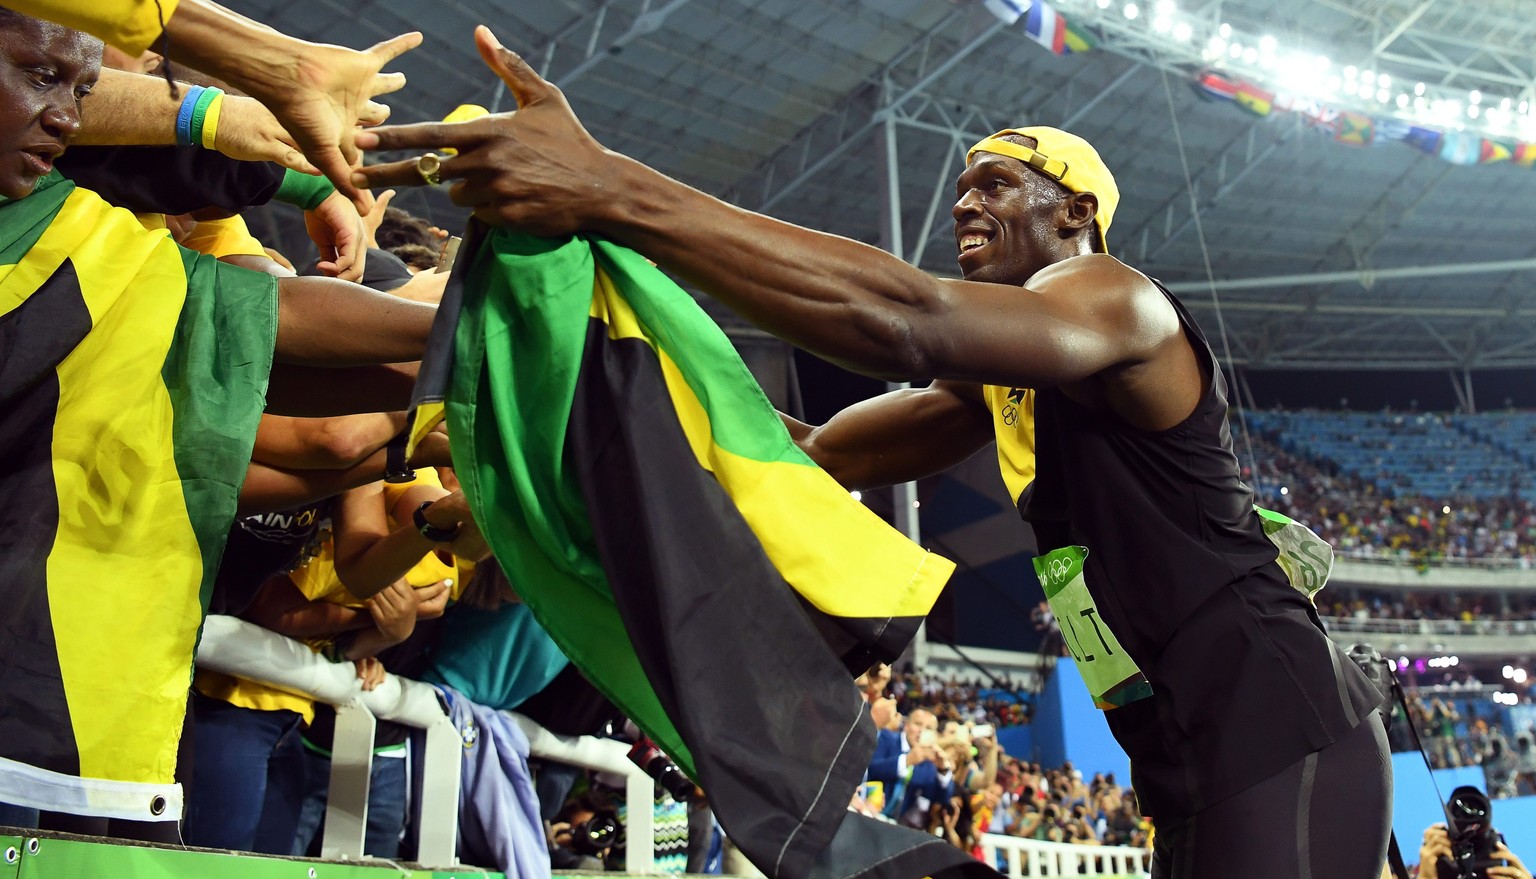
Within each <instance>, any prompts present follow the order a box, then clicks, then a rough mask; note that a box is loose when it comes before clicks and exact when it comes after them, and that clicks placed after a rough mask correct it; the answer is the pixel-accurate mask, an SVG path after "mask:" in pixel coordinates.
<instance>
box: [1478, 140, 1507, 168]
mask: <svg viewBox="0 0 1536 879" xmlns="http://www.w3.org/2000/svg"><path fill="white" fill-rule="evenodd" d="M1479 147H1480V148H1479V150H1478V156H1477V163H1478V164H1479V165H1492V164H1493V163H1495V162H1507V161H1509V160H1510V157H1511V156H1513V155H1514V152H1515V151H1514V148H1513V147H1511V146H1510V145H1509V144H1505V143H1500V142H1498V141H1496V140H1488V139H1487V138H1484V139H1483V142H1482V143H1481V144H1480V145H1479Z"/></svg>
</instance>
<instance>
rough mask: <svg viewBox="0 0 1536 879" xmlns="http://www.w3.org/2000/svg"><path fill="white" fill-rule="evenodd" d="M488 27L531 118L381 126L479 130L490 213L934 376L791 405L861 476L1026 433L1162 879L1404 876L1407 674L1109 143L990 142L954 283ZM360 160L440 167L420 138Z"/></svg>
mask: <svg viewBox="0 0 1536 879" xmlns="http://www.w3.org/2000/svg"><path fill="white" fill-rule="evenodd" d="M477 40H478V42H479V47H480V51H481V54H482V57H483V58H484V59H485V60H486V62H487V64H488V65H489V66H490V67H491V68H492V70H494V71H495V72H496V73H497V74H498V75H499V76H501V78H502V80H503V81H504V82H505V83H506V85H507V87H508V90H509V91H510V92H511V93H512V94H513V95H514V96H515V97H516V98H517V100H518V105H519V110H518V112H517V114H516V115H515V116H511V115H501V116H493V117H487V118H483V119H481V120H477V121H474V122H469V123H463V124H459V125H435V124H431V125H416V126H401V127H398V128H393V129H380V130H377V131H375V132H363V133H361V134H359V135H358V143H359V144H360V145H362V146H363V147H364V148H365V149H370V148H378V149H419V150H429V149H436V148H441V147H454V148H456V149H457V150H458V151H459V152H458V154H457V155H456V156H454V157H453V158H450V159H448V160H446V161H445V162H443V164H442V168H441V174H442V176H443V177H444V178H458V179H460V180H461V182H459V183H457V184H456V185H455V187H454V189H453V190H452V195H453V197H454V199H455V201H456V202H458V203H459V204H462V205H466V206H469V207H472V208H473V209H474V212H475V216H476V217H478V218H480V219H481V220H484V221H486V222H491V223H499V224H506V225H510V226H513V227H515V228H519V229H521V230H523V231H526V232H531V233H533V234H537V235H544V236H566V235H571V234H577V233H590V234H596V235H602V236H605V237H607V238H609V239H611V240H616V241H618V242H621V243H623V244H625V245H628V246H630V247H633V248H634V249H635V250H637V251H639V252H640V253H643V254H645V255H646V256H647V257H649V258H650V259H652V260H655V261H656V263H657V264H658V265H660V266H661V267H662V268H664V269H666V270H667V271H669V272H672V273H674V274H676V275H678V276H681V277H682V278H684V279H686V280H687V281H689V282H690V283H692V284H693V285H695V286H696V287H697V288H699V289H700V290H702V291H704V292H706V293H708V294H709V295H711V296H713V297H714V298H716V299H718V300H720V301H721V302H722V303H724V304H725V305H727V306H729V307H731V308H732V309H733V310H735V311H736V312H737V313H738V314H740V315H742V316H744V317H746V318H747V319H748V320H751V321H752V322H753V323H755V324H756V325H758V326H759V327H761V328H763V329H765V330H767V331H769V332H771V333H774V334H775V335H777V336H779V337H781V338H783V339H785V340H787V341H789V342H791V343H793V344H795V345H797V346H799V347H802V348H805V349H807V350H809V351H811V352H813V353H815V354H818V355H820V356H822V357H824V358H826V359H829V360H831V361H834V362H837V363H841V364H844V365H846V366H849V367H851V368H854V369H857V370H859V371H862V372H864V373H867V374H870V375H875V376H880V377H885V378H890V379H907V380H913V381H921V380H932V383H931V384H930V385H928V386H927V387H926V388H914V389H911V390H904V391H898V392H894V393H892V394H887V395H885V396H883V397H879V398H876V399H874V400H869V401H865V402H863V403H860V404H857V405H855V406H853V407H850V408H849V409H847V410H845V411H843V412H842V413H839V414H838V415H836V416H835V417H833V418H832V419H831V420H830V421H828V422H827V423H826V424H824V425H821V426H815V427H813V426H811V425H803V424H800V423H798V422H793V421H790V422H789V426H790V432H791V435H792V436H793V437H794V438H795V439H796V441H797V442H798V443H799V444H800V446H801V447H802V448H803V449H804V450H805V451H806V452H807V453H808V454H809V455H810V457H811V458H812V459H814V460H815V461H816V462H817V463H818V464H820V465H822V466H823V467H824V468H826V469H827V470H828V471H829V472H830V473H831V474H832V475H833V476H834V477H836V478H837V479H838V480H839V481H840V482H842V483H843V484H844V485H846V486H847V487H849V488H861V487H869V486H876V485H882V484H888V483H894V482H901V481H906V480H911V479H916V478H918V477H921V476H924V475H927V474H931V473H933V472H936V471H938V470H941V469H943V468H944V467H946V466H948V465H950V464H952V463H955V462H958V461H960V460H962V459H964V458H965V457H967V456H969V455H970V454H972V453H974V452H975V451H977V450H979V449H980V448H982V447H983V446H985V445H986V444H987V443H988V441H989V440H992V439H994V438H995V439H996V440H997V441H998V446H999V459H1000V465H1001V468H1002V471H1003V477H1004V481H1005V482H1006V483H1007V484H1008V487H1009V489H1010V492H1011V493H1012V494H1013V495H1014V496H1015V499H1016V500H1017V502H1018V505H1019V509H1020V513H1021V514H1022V516H1023V517H1024V518H1025V520H1026V521H1027V522H1029V523H1030V524H1031V525H1032V526H1033V527H1034V529H1035V532H1036V535H1037V537H1038V538H1039V542H1040V547H1041V551H1042V553H1043V554H1044V558H1043V559H1042V562H1043V564H1042V565H1041V566H1040V568H1039V571H1040V573H1041V575H1042V580H1043V581H1045V583H1046V585H1047V596H1048V597H1049V598H1051V599H1052V607H1053V610H1054V612H1055V616H1056V617H1057V619H1059V620H1063V633H1064V635H1065V636H1066V637H1067V638H1068V640H1069V642H1071V645H1072V647H1073V648H1074V650H1073V653H1074V655H1075V656H1076V657H1077V659H1078V663H1077V666H1078V668H1079V670H1080V671H1081V672H1082V673H1083V675H1084V678H1085V680H1086V681H1087V682H1088V683H1089V685H1090V688H1091V689H1092V691H1093V693H1094V695H1095V697H1096V699H1097V700H1098V701H1099V702H1100V704H1101V706H1102V707H1104V708H1105V709H1106V719H1107V720H1108V722H1109V724H1110V726H1111V728H1112V730H1113V732H1114V733H1115V735H1116V737H1117V739H1118V740H1119V742H1120V743H1121V745H1122V746H1123V747H1124V748H1125V749H1126V751H1127V752H1128V753H1129V754H1130V756H1131V761H1132V765H1133V766H1134V767H1136V768H1135V773H1136V777H1135V779H1134V787H1135V788H1136V790H1137V792H1138V794H1140V795H1141V800H1142V803H1143V805H1144V806H1145V808H1146V810H1147V811H1148V812H1149V813H1151V814H1152V815H1154V816H1155V820H1156V822H1157V831H1158V832H1157V836H1156V840H1157V850H1156V856H1155V858H1154V866H1153V875H1154V876H1159V877H1164V876H1173V875H1179V876H1191V877H1208V876H1231V875H1302V874H1304V873H1307V872H1308V871H1310V875H1312V876H1313V877H1317V879H1324V877H1340V879H1346V877H1360V876H1365V875H1374V874H1376V873H1377V872H1378V871H1379V868H1380V865H1381V863H1382V862H1383V860H1384V857H1385V850H1386V840H1387V836H1388V830H1389V825H1390V820H1389V812H1390V802H1391V794H1390V789H1391V776H1390V770H1389V768H1388V764H1387V761H1386V742H1385V740H1384V735H1383V734H1382V732H1381V730H1380V724H1379V723H1377V722H1376V721H1375V719H1374V717H1373V715H1372V712H1373V711H1374V710H1375V709H1376V708H1377V706H1378V705H1379V703H1380V701H1381V697H1380V694H1379V693H1376V692H1375V691H1374V690H1373V689H1372V687H1371V685H1370V683H1369V682H1368V681H1367V680H1366V679H1365V678H1364V676H1363V674H1361V673H1360V672H1359V671H1358V670H1357V669H1356V668H1355V667H1354V665H1353V663H1351V662H1348V661H1347V660H1346V659H1345V657H1343V656H1342V655H1341V654H1340V652H1339V650H1338V649H1337V648H1336V647H1334V646H1333V645H1332V643H1331V642H1330V641H1329V639H1328V638H1327V636H1326V634H1324V633H1323V632H1322V630H1321V627H1320V625H1319V624H1318V622H1317V618H1316V614H1315V613H1314V611H1313V609H1312V606H1311V604H1310V602H1309V601H1308V600H1307V598H1306V597H1305V596H1304V595H1302V593H1301V592H1299V591H1297V590H1295V589H1293V588H1292V587H1291V585H1290V584H1289V582H1288V581H1287V579H1286V575H1285V573H1284V572H1283V571H1282V570H1281V568H1280V567H1279V566H1278V564H1277V563H1276V549H1275V547H1274V545H1273V544H1272V543H1270V542H1269V540H1268V539H1267V538H1266V537H1265V535H1264V533H1263V530H1262V528H1261V526H1260V522H1259V519H1258V517H1257V516H1256V515H1255V514H1254V512H1253V506H1252V502H1253V496H1252V493H1251V491H1250V490H1249V489H1248V487H1247V486H1246V485H1244V484H1243V483H1242V481H1241V480H1240V478H1239V474H1238V465H1237V461H1236V459H1235V457H1234V456H1233V454H1232V451H1231V439H1230V434H1229V432H1228V428H1227V423H1226V410H1227V401H1226V397H1225V381H1224V379H1223V377H1222V375H1221V372H1220V369H1219V367H1218V366H1217V364H1216V362H1215V358H1214V356H1213V355H1212V353H1211V351H1210V348H1209V346H1208V345H1207V344H1206V341H1205V338H1204V336H1203V335H1201V333H1200V331H1199V329H1198V328H1197V327H1196V326H1195V324H1194V322H1193V320H1192V319H1191V318H1190V317H1189V315H1188V313H1187V312H1185V311H1184V309H1183V307H1182V305H1180V304H1179V303H1178V301H1177V300H1175V299H1174V298H1173V297H1172V296H1171V295H1170V294H1168V293H1167V292H1166V291H1165V290H1163V289H1162V288H1161V287H1160V286H1159V285H1158V284H1156V283H1155V282H1153V281H1152V280H1151V279H1149V278H1147V277H1146V276H1145V275H1143V274H1141V273H1140V272H1138V271H1136V270H1134V269H1132V268H1130V267H1129V266H1126V265H1124V264H1123V263H1121V262H1119V261H1118V260H1116V259H1114V258H1113V257H1111V256H1109V255H1108V253H1107V252H1106V234H1107V232H1108V229H1109V227H1110V221H1111V219H1112V217H1113V213H1114V209H1115V207H1116V203H1117V201H1118V190H1117V188H1116V186H1115V183H1114V179H1113V177H1112V175H1111V174H1110V172H1109V170H1108V168H1107V167H1106V166H1105V165H1104V163H1103V161H1102V160H1101V159H1100V158H1099V156H1098V154H1097V152H1096V151H1094V150H1093V148H1092V147H1091V146H1089V145H1088V144H1087V143H1086V142H1084V141H1082V140H1081V139H1079V138H1076V137H1073V136H1072V135H1069V134H1066V133H1065V132H1060V131H1056V130H1054V129H1038V128H1037V129H1028V130H1025V131H1006V132H1000V133H999V134H998V135H994V136H993V137H991V138H988V139H986V140H984V141H982V142H981V143H979V144H977V145H976V147H974V148H973V149H972V151H971V153H970V154H969V156H968V161H967V166H966V168H965V170H964V171H963V172H962V173H961V175H960V178H959V180H958V182H957V186H956V195H957V202H956V204H955V207H954V217H955V235H956V244H957V247H958V250H959V256H958V260H959V265H960V269H961V271H962V272H963V274H964V276H965V280H963V281H948V280H941V279H938V278H935V277H933V276H931V275H928V274H926V273H924V272H922V271H919V270H918V269H916V268H914V267H912V266H910V265H908V264H906V263H904V262H903V261H902V260H900V259H898V258H896V257H893V256H891V255H890V254H887V253H884V252H882V251H879V250H877V249H875V248H872V247H869V246H866V245H863V244H860V243H858V242H854V241H850V240H847V239H843V238H838V237H835V236H831V235H826V234H822V233H818V232H814V231H812V230H809V229H804V228H800V227H796V226H792V225H789V224H787V223H781V222H778V221H776V220H773V219H771V218H768V217H764V216H760V215H756V214H752V213H749V212H747V211H743V210H740V209H738V208H735V207H733V206H731V205H729V204H726V203H724V202H721V201H718V200H716V199H713V198H711V197H709V196H707V195H705V194H703V193H700V192H698V191H695V190H693V189H690V188H689V187H687V186H685V185H683V184H680V183H678V182H676V181H673V180H670V179H667V178H666V177H664V176H663V175H661V174H659V173H657V172H655V171H653V170H652V169H649V168H647V167H645V166H643V165H641V164H639V163H638V162H635V161H633V160H630V159H628V158H626V157H624V156H621V155H618V154H615V153H612V152H610V151H607V150H605V149H603V148H602V147H601V146H600V145H599V144H598V143H597V142H596V141H595V140H593V138H592V137H591V136H590V135H589V134H588V133H587V132H586V131H585V129H583V128H582V127H581V125H580V123H579V122H578V121H577V120H576V118H575V116H574V115H573V114H572V112H571V110H570V108H569V106H568V105H567V104H566V102H565V100H564V97H563V96H562V95H561V94H560V92H559V91H558V90H557V89H556V88H554V87H553V86H552V85H550V84H549V83H547V82H545V81H544V80H543V79H542V78H541V77H539V76H538V75H537V74H536V73H535V72H534V71H533V70H532V69H530V68H529V67H528V66H527V65H526V64H524V63H523V61H522V60H521V59H520V58H518V57H517V56H515V55H514V54H512V53H511V52H508V51H506V50H505V49H503V48H502V47H501V46H500V44H499V43H498V42H497V41H496V40H495V38H494V37H493V36H492V35H491V34H490V31H489V30H488V29H484V28H482V29H480V31H479V32H478V33H477ZM358 179H359V183H360V185H361V184H362V183H363V182H367V183H370V184H373V185H381V184H390V185H403V184H408V183H411V182H413V181H417V180H419V175H418V174H417V171H416V169H415V166H414V162H399V163H393V164H387V165H379V166H375V167H373V168H370V169H366V171H365V173H364V174H362V175H361V176H360V177H359V178H358ZM1037 456H1038V461H1039V470H1038V473H1037V472H1036V468H1035V462H1036V457H1037ZM1068 618H1070V620H1071V623H1072V626H1073V631H1071V632H1068V631H1067V619H1068ZM1298 816H1302V817H1301V818H1300V819H1298ZM1308 816H1309V817H1310V821H1308V820H1306V819H1307V817H1308Z"/></svg>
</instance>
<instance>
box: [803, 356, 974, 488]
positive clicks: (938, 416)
mask: <svg viewBox="0 0 1536 879" xmlns="http://www.w3.org/2000/svg"><path fill="white" fill-rule="evenodd" d="M782 417H783V419H784V423H785V425H786V426H788V427H789V435H790V436H791V437H793V438H794V440H795V443H796V444H797V445H799V446H800V448H801V449H803V450H805V453H806V454H807V455H809V456H810V457H811V460H813V461H815V462H816V463H817V464H819V465H821V467H822V469H824V470H826V471H827V472H828V473H830V474H831V475H832V478H833V479H836V480H837V481H838V482H839V483H841V484H842V485H843V487H845V488H848V489H850V490H851V489H863V488H875V487H877V486H881V485H893V484H895V483H898V482H911V481H913V480H916V479H921V478H923V477H924V476H932V475H933V474H935V473H939V472H942V471H944V470H946V469H948V468H949V467H952V466H954V465H955V464H958V463H960V462H961V461H964V460H965V459H966V458H968V457H970V456H971V455H972V454H974V453H975V452H976V451H977V450H978V449H981V448H982V447H983V446H985V445H986V444H987V443H988V442H989V441H991V439H992V423H991V419H990V416H989V414H988V412H987V406H986V403H985V402H984V401H983V400H982V398H981V388H980V387H978V386H976V385H964V384H957V383H955V382H946V381H936V382H934V383H933V384H931V385H929V386H928V387H926V388H909V389H907V390H902V391H891V392H890V393H887V394H881V395H880V396H878V397H872V398H870V399H868V400H864V401H863V402H860V403H855V404H853V405H852V406H849V407H848V408H847V409H844V410H843V411H841V412H839V413H837V414H836V415H834V416H832V418H831V419H830V420H828V421H827V423H826V424H823V425H820V426H812V425H809V424H803V423H801V422H799V421H796V420H795V419H793V418H790V417H789V416H788V415H784V416H782Z"/></svg>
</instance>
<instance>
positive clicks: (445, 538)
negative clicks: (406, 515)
mask: <svg viewBox="0 0 1536 879" xmlns="http://www.w3.org/2000/svg"><path fill="white" fill-rule="evenodd" d="M430 506H432V501H422V503H421V506H419V507H417V508H416V512H414V513H412V514H411V519H412V520H413V521H414V522H415V523H416V530H417V531H420V532H421V536H422V537H425V538H426V539H428V540H430V541H432V542H433V543H447V542H449V541H451V540H453V539H454V538H455V537H458V536H459V526H458V525H454V526H453V527H452V528H439V527H437V526H436V525H433V524H432V523H431V522H428V521H427V507H430Z"/></svg>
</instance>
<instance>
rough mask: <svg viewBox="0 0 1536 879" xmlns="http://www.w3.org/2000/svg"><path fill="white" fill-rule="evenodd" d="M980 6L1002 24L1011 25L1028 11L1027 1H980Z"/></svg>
mask: <svg viewBox="0 0 1536 879" xmlns="http://www.w3.org/2000/svg"><path fill="white" fill-rule="evenodd" d="M982 5H983V6H985V7H987V11H988V12H991V13H992V14H993V15H995V16H997V17H998V19H999V20H1000V21H1002V23H1003V24H1013V23H1014V22H1016V21H1018V20H1019V16H1021V15H1023V14H1024V11H1025V10H1027V9H1029V0H982Z"/></svg>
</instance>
